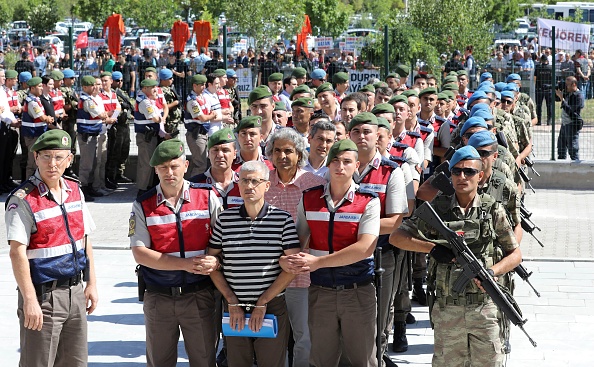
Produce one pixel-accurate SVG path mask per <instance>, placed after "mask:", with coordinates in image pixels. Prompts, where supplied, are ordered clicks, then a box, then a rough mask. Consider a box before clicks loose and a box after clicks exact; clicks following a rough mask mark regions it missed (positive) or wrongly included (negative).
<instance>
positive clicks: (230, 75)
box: [225, 69, 237, 78]
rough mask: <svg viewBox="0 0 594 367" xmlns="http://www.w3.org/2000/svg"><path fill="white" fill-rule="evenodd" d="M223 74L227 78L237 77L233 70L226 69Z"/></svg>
mask: <svg viewBox="0 0 594 367" xmlns="http://www.w3.org/2000/svg"><path fill="white" fill-rule="evenodd" d="M225 73H226V74H227V78H236V77H237V73H236V72H235V70H233V69H227V70H226V71H225Z"/></svg>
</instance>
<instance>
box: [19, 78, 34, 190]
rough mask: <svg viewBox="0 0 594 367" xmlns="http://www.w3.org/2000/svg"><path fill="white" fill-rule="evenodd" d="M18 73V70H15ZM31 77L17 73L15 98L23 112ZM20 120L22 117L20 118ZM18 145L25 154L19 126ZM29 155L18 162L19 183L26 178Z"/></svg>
mask: <svg viewBox="0 0 594 367" xmlns="http://www.w3.org/2000/svg"><path fill="white" fill-rule="evenodd" d="M17 71H18V70H17ZM31 78H33V76H32V75H31V73H30V72H28V71H23V72H20V73H19V76H18V79H19V89H18V90H17V97H18V100H19V103H20V104H21V106H23V111H24V108H25V100H26V99H27V96H28V95H29V85H28V84H27V82H28V81H29V80H31ZM21 120H22V117H21ZM19 145H20V146H21V152H27V150H28V148H27V145H26V143H25V135H24V134H23V128H22V124H21V128H20V129H19ZM28 158H29V154H21V159H20V161H19V168H20V172H21V181H24V180H26V179H27V178H28V176H27V174H26V171H27V162H28V161H29V159H28Z"/></svg>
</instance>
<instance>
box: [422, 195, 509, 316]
mask: <svg viewBox="0 0 594 367" xmlns="http://www.w3.org/2000/svg"><path fill="white" fill-rule="evenodd" d="M480 201H481V206H480V208H478V210H476V209H473V215H472V216H471V217H470V218H467V219H463V220H460V219H458V218H456V217H455V216H454V215H453V214H452V210H451V202H452V196H446V195H440V196H438V197H437V198H435V200H434V202H433V207H434V209H435V211H436V212H437V214H438V215H439V217H440V218H441V219H442V220H443V222H444V223H445V224H446V225H447V226H448V228H450V229H451V230H453V231H455V232H458V233H460V232H463V236H464V240H465V241H466V244H467V245H468V248H469V249H470V250H471V251H472V253H473V254H474V255H475V256H476V257H477V258H478V259H479V260H480V261H481V262H482V263H483V265H484V266H485V267H486V268H487V269H488V268H490V267H491V266H493V264H494V263H496V262H497V261H498V260H496V259H495V251H494V246H493V243H494V240H495V229H494V224H493V216H492V212H493V209H494V205H495V204H496V201H495V199H493V198H492V197H491V196H489V195H486V194H481V195H480ZM418 228H419V231H420V232H421V233H423V234H424V235H425V236H426V237H427V239H428V240H441V241H440V242H439V243H440V245H443V246H446V247H448V248H450V247H451V245H450V244H449V243H448V242H446V241H443V239H442V238H441V236H440V235H439V233H438V232H437V231H436V230H435V229H433V228H432V227H430V226H429V225H427V224H426V223H425V222H424V221H422V220H419V223H418ZM462 273H463V271H462V268H461V267H460V266H458V265H457V264H440V263H437V262H436V261H435V260H434V259H433V258H431V260H430V263H429V269H428V279H427V284H428V291H429V292H435V298H436V300H437V302H438V303H439V305H440V306H441V307H443V306H445V305H446V304H475V303H476V304H479V303H482V302H483V300H484V293H482V292H481V291H480V290H479V289H478V287H477V286H476V284H475V283H474V282H473V281H470V282H468V284H467V285H466V289H465V290H464V292H462V293H454V291H453V289H452V288H453V286H454V283H455V282H456V280H457V279H458V277H460V275H462Z"/></svg>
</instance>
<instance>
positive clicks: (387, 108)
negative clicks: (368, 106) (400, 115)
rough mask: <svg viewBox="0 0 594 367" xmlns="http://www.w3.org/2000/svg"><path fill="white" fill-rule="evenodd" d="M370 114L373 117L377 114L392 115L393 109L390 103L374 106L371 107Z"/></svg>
mask: <svg viewBox="0 0 594 367" xmlns="http://www.w3.org/2000/svg"><path fill="white" fill-rule="evenodd" d="M392 98H394V97H392ZM371 113H373V114H374V115H377V114H378V113H394V107H393V106H392V105H391V104H390V103H380V104H376V105H375V106H373V109H372V110H371Z"/></svg>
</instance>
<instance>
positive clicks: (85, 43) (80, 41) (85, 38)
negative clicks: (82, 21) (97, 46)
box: [76, 31, 89, 48]
mask: <svg viewBox="0 0 594 367" xmlns="http://www.w3.org/2000/svg"><path fill="white" fill-rule="evenodd" d="M87 47H89V34H88V33H87V31H84V32H82V33H81V34H79V35H78V37H77V38H76V48H87Z"/></svg>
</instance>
